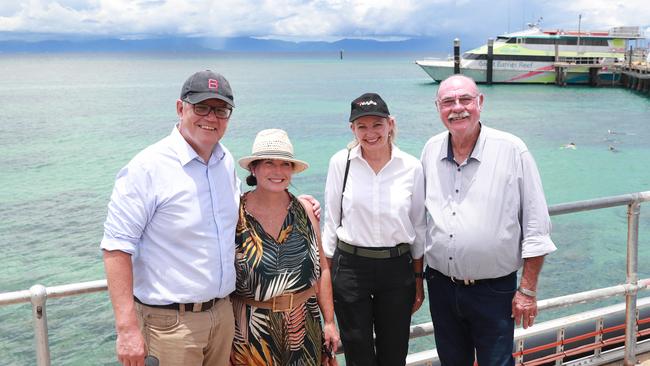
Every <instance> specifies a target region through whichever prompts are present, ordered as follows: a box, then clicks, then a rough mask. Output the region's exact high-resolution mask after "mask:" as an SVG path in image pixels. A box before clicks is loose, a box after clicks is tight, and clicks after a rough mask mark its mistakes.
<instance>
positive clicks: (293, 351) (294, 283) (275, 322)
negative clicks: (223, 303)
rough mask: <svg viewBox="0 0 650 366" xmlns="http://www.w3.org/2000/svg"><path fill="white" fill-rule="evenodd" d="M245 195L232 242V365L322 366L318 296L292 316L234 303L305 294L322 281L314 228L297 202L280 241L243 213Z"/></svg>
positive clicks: (321, 336) (289, 214) (289, 312)
mask: <svg viewBox="0 0 650 366" xmlns="http://www.w3.org/2000/svg"><path fill="white" fill-rule="evenodd" d="M246 195H247V194H244V195H243V196H242V199H241V203H240V206H239V222H238V224H237V233H236V237H235V242H236V252H235V262H236V270H237V288H236V290H235V295H236V296H233V297H232V298H233V308H234V313H235V339H234V341H233V348H232V353H231V355H230V362H231V364H232V365H259V366H267V365H268V366H273V365H276V366H285V365H286V366H289V365H296V366H299V365H300V366H301V365H315V366H320V364H321V355H322V353H321V352H322V343H323V330H322V326H321V322H320V311H319V307H318V302H317V300H316V296H312V297H311V298H310V299H309V300H307V302H305V303H304V304H298V305H296V304H294V308H293V310H292V311H287V312H273V311H272V310H270V309H262V308H258V307H255V306H251V305H247V304H245V303H244V302H242V301H241V299H238V298H239V297H244V298H249V299H253V300H256V301H267V300H269V299H271V298H273V297H275V296H278V295H281V294H285V293H291V292H294V293H295V292H300V291H304V290H306V289H308V288H310V287H311V286H313V285H315V283H316V281H317V279H318V278H319V276H320V265H319V253H318V245H317V241H316V235H315V233H314V228H313V227H312V225H311V221H310V220H309V217H308V216H307V213H306V212H305V209H304V207H303V206H302V204H301V203H300V201H298V199H297V198H296V197H294V196H293V195H291V194H290V193H289V195H290V199H291V202H290V204H289V209H288V212H287V216H286V217H285V219H284V223H283V224H282V229H281V230H280V235H279V237H278V238H277V239H276V238H273V237H272V236H271V235H269V234H267V233H266V232H265V231H264V229H263V228H262V225H261V224H260V223H259V222H257V220H255V218H254V217H253V216H252V215H250V214H249V213H248V212H246Z"/></svg>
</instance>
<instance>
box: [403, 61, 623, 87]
mask: <svg viewBox="0 0 650 366" xmlns="http://www.w3.org/2000/svg"><path fill="white" fill-rule="evenodd" d="M415 63H416V64H417V65H418V66H420V67H421V68H422V69H423V70H424V71H425V72H426V73H427V74H428V75H429V76H430V77H431V78H432V79H433V80H435V81H438V82H440V81H442V80H444V79H446V78H447V77H449V76H451V75H453V74H454V63H453V61H441V60H423V61H416V62H415ZM460 73H461V74H463V75H466V76H468V77H471V78H472V79H474V80H475V81H476V82H477V83H485V82H487V62H486V61H467V60H462V61H461V67H460ZM617 77H618V75H617V74H614V73H612V72H610V71H608V70H607V69H606V68H604V69H602V70H599V72H598V81H599V83H607V82H612V81H615V80H616V78H617ZM555 80H556V73H555V67H554V66H553V63H550V62H534V61H494V64H493V69H492V82H493V83H496V84H511V83H514V84H554V83H555ZM565 80H566V82H567V83H568V84H588V83H589V68H588V67H586V66H585V67H577V68H572V69H571V70H570V71H568V72H567V74H566V78H565Z"/></svg>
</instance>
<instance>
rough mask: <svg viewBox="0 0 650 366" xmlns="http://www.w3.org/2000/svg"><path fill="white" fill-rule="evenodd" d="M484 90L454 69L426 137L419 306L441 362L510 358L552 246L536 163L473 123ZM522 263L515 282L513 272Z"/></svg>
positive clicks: (529, 321)
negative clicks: (424, 301)
mask: <svg viewBox="0 0 650 366" xmlns="http://www.w3.org/2000/svg"><path fill="white" fill-rule="evenodd" d="M483 101H484V96H483V95H482V94H481V93H480V92H479V90H478V88H477V86H476V84H475V83H474V81H473V80H472V79H470V78H468V77H466V76H463V75H454V76H451V77H449V78H448V79H446V80H445V81H443V82H442V83H441V84H440V87H439V89H438V94H437V97H436V106H437V108H438V112H439V114H440V119H441V120H442V123H443V124H444V125H445V127H446V128H447V131H445V132H443V133H441V134H438V135H436V136H434V137H432V138H431V139H429V141H428V142H427V143H426V145H425V146H424V149H423V151H422V157H421V161H422V165H423V169H424V176H425V180H426V202H425V205H426V209H427V213H428V215H427V237H426V245H425V253H424V258H425V263H426V265H427V269H426V278H427V287H428V291H429V308H430V311H431V318H432V320H433V324H434V330H435V339H436V346H437V350H438V355H439V357H440V361H441V363H442V365H445V366H446V365H453V366H464V365H467V366H471V365H473V364H474V357H475V355H476V359H477V361H478V363H479V364H480V365H481V366H488V365H514V359H513V358H512V349H513V338H514V323H515V322H516V323H517V324H520V323H521V324H522V325H523V327H524V328H527V327H529V326H532V325H533V323H534V321H535V316H536V315H537V302H536V290H537V280H538V276H539V273H540V271H541V269H542V264H543V262H544V256H545V255H546V254H548V253H550V252H553V251H554V250H555V249H556V248H555V245H554V244H553V242H552V241H551V238H550V231H551V221H550V218H549V215H548V208H547V205H546V200H545V198H544V192H543V188H542V183H541V179H540V176H539V173H538V171H537V166H536V165H535V161H534V160H533V157H532V155H531V154H530V152H529V151H528V149H527V147H526V145H525V144H524V143H523V142H522V141H521V140H520V139H519V138H517V137H516V136H513V135H511V134H509V133H506V132H501V131H498V130H495V129H492V128H489V127H487V126H485V125H484V124H482V123H481V121H480V113H481V108H482V107H483ZM522 266H523V271H522V275H521V280H520V281H519V285H517V270H518V269H519V268H521V267H522Z"/></svg>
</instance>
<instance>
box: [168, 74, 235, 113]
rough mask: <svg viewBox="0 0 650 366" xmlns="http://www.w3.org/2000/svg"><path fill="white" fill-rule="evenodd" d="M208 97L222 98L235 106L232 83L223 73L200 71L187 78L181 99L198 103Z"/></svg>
mask: <svg viewBox="0 0 650 366" xmlns="http://www.w3.org/2000/svg"><path fill="white" fill-rule="evenodd" d="M207 99H220V100H223V101H224V102H226V103H228V104H229V105H230V106H231V107H235V101H234V97H233V95H232V89H231V88H230V83H229V82H228V80H226V78H225V77H223V75H221V74H219V73H216V72H213V71H210V70H205V71H199V72H197V73H194V74H193V75H192V76H190V77H189V78H187V80H185V83H184V84H183V88H182V89H181V100H182V101H185V102H188V103H191V104H197V103H200V102H202V101H204V100H207Z"/></svg>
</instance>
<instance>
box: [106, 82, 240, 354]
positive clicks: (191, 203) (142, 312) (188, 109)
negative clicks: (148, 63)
mask: <svg viewBox="0 0 650 366" xmlns="http://www.w3.org/2000/svg"><path fill="white" fill-rule="evenodd" d="M233 107H234V101H233V94H232V90H231V88H230V84H229V83H228V81H227V80H226V79H225V78H224V77H223V76H222V75H220V74H218V73H215V72H212V71H209V70H206V71H201V72H197V73H195V74H193V75H192V76H190V77H189V78H188V79H187V81H186V82H185V84H184V85H183V87H182V89H181V95H180V99H178V100H177V101H176V112H177V114H178V117H179V119H180V122H179V123H178V124H177V125H176V126H174V128H173V129H172V132H171V134H170V135H169V136H167V137H165V138H164V139H162V140H160V141H158V142H157V143H155V144H153V145H151V146H149V147H148V148H146V149H144V150H143V151H141V152H140V153H139V154H137V155H136V156H135V157H134V158H133V159H132V160H131V161H130V162H129V163H128V164H127V166H126V167H124V168H123V169H122V170H120V172H119V173H118V175H117V178H116V181H115V187H114V189H113V194H112V196H111V201H110V203H109V206H108V216H107V218H106V222H105V224H104V238H103V239H102V242H101V248H102V249H103V253H104V265H105V268H106V277H107V280H108V289H109V292H110V297H111V301H112V303H113V310H114V312H115V327H116V330H117V345H116V348H117V357H118V360H119V361H120V362H121V363H122V364H123V365H129V366H135V365H138V366H139V365H144V358H145V356H146V355H147V354H148V355H151V356H154V357H156V358H158V359H159V360H160V363H161V364H163V365H226V364H227V363H228V358H229V355H230V349H231V345H232V338H233V335H234V317H233V311H232V305H231V303H230V300H229V298H228V295H229V294H230V293H231V292H232V291H233V290H234V289H235V268H234V262H235V258H234V256H235V247H234V243H235V226H236V224H237V210H238V207H239V194H240V191H239V186H240V182H239V179H237V176H236V175H235V169H234V162H233V157H232V155H231V154H230V152H229V151H228V149H226V147H225V146H223V145H222V144H221V143H219V141H220V140H221V138H222V137H223V135H224V133H225V132H226V128H227V126H228V121H229V119H230V115H231V113H232V108H233Z"/></svg>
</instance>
